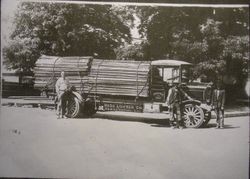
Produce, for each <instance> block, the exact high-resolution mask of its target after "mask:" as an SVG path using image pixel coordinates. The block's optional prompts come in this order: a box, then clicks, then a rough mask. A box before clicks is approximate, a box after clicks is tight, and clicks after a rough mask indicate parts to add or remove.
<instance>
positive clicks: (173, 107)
mask: <svg viewBox="0 0 250 179" xmlns="http://www.w3.org/2000/svg"><path fill="white" fill-rule="evenodd" d="M169 86H170V87H171V88H170V89H169V90H168V97H167V100H166V103H167V105H168V107H169V114H170V126H171V128H183V126H182V125H181V124H180V123H181V121H182V120H181V105H180V104H181V94H180V92H179V90H178V88H177V86H175V85H173V83H170V84H169ZM174 123H176V126H174Z"/></svg>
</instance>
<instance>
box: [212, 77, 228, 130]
mask: <svg viewBox="0 0 250 179" xmlns="http://www.w3.org/2000/svg"><path fill="white" fill-rule="evenodd" d="M224 104H225V90H224V89H223V88H222V82H221V81H217V84H216V89H215V90H214V91H213V95H212V109H213V110H214V111H215V113H216V123H217V126H216V128H223V127H224Z"/></svg>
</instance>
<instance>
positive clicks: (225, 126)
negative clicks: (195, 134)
mask: <svg viewBox="0 0 250 179" xmlns="http://www.w3.org/2000/svg"><path fill="white" fill-rule="evenodd" d="M203 128H205V129H206V128H216V124H215V123H214V124H207V125H206V126H205V127H203ZM235 128H240V126H232V125H228V124H225V125H224V128H222V129H235Z"/></svg>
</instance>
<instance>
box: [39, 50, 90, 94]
mask: <svg viewBox="0 0 250 179" xmlns="http://www.w3.org/2000/svg"><path fill="white" fill-rule="evenodd" d="M91 60H92V57H56V56H45V55H43V56H41V57H40V58H39V59H38V60H37V62H36V66H35V68H34V74H35V84H34V87H35V88H37V89H40V90H44V89H46V90H48V91H55V83H56V81H57V79H58V78H59V77H60V76H61V71H64V72H65V75H66V78H67V79H68V80H69V82H70V84H71V85H72V86H75V87H76V90H77V91H82V90H83V84H84V83H86V82H87V75H88V72H89V67H90V62H91Z"/></svg>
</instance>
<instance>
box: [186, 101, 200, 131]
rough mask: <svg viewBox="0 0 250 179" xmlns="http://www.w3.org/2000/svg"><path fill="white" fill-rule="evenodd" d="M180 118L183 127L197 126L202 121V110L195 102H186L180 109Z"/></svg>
mask: <svg viewBox="0 0 250 179" xmlns="http://www.w3.org/2000/svg"><path fill="white" fill-rule="evenodd" d="M182 118H183V123H184V125H185V127H187V128H199V127H200V126H201V125H202V123H203V121H204V112H203V110H202V109H201V108H200V107H199V106H197V105H195V104H186V105H185V106H184V108H183V111H182Z"/></svg>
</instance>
